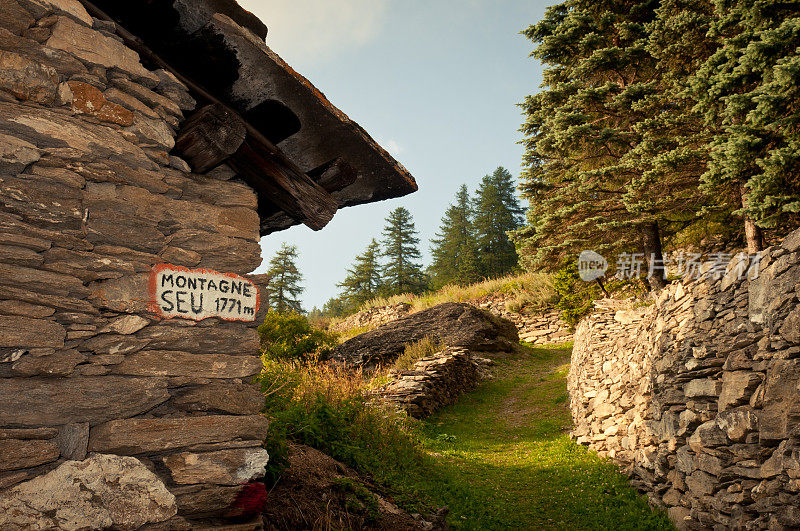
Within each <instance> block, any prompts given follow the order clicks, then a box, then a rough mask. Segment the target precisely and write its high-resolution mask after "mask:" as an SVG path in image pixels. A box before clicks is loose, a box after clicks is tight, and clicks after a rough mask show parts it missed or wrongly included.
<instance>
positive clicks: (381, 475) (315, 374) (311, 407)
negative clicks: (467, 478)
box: [260, 359, 425, 508]
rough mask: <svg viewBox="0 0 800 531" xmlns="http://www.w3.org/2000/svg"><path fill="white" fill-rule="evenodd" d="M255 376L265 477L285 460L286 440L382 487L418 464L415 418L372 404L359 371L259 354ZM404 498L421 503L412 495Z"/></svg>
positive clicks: (273, 473) (277, 472) (397, 481)
mask: <svg viewBox="0 0 800 531" xmlns="http://www.w3.org/2000/svg"><path fill="white" fill-rule="evenodd" d="M380 377H381V375H376V376H374V377H372V378H373V379H375V378H380ZM260 381H261V386H262V391H263V393H264V395H265V396H266V413H267V416H269V417H270V419H271V423H270V438H269V439H268V441H267V444H266V448H267V451H269V452H270V462H269V464H268V465H267V477H268V479H271V480H273V481H274V480H276V479H277V478H278V477H279V475H280V473H281V471H282V469H283V468H284V467H285V466H286V464H287V462H286V458H285V456H286V439H289V440H293V441H295V442H298V443H302V444H307V445H309V446H312V447H314V448H317V449H318V450H321V451H322V452H325V453H326V454H328V455H330V456H331V457H333V458H334V459H337V460H339V461H342V462H344V463H346V464H347V465H349V466H351V467H353V468H354V469H356V470H357V471H359V472H362V473H367V474H369V476H370V477H372V478H373V479H374V480H375V481H376V482H377V483H379V484H381V485H384V486H387V487H388V486H393V485H397V484H402V483H403V482H404V481H405V478H406V477H407V476H408V474H409V473H410V471H414V472H415V473H416V474H419V470H421V469H422V468H423V462H424V459H425V455H424V452H423V451H422V447H421V442H420V438H419V436H418V434H417V433H416V425H417V424H416V421H414V420H413V419H410V418H409V417H407V416H406V415H405V414H404V413H400V412H398V411H396V410H395V409H394V408H391V407H389V406H385V405H383V404H381V403H377V402H376V401H375V400H374V398H373V396H372V395H371V393H370V389H371V388H373V387H374V385H373V381H372V380H367V379H366V378H365V377H364V376H363V374H361V373H360V372H358V371H348V370H346V369H344V368H341V367H339V366H337V365H333V364H314V363H307V362H306V363H304V362H300V361H288V360H285V359H278V360H274V359H273V360H270V359H265V361H264V370H263V372H262V374H261V376H260ZM402 497H403V496H402V495H401V498H402ZM405 501H406V502H407V503H409V504H411V505H412V506H417V508H421V507H418V504H419V503H420V500H419V499H418V497H416V496H408V497H406V498H405Z"/></svg>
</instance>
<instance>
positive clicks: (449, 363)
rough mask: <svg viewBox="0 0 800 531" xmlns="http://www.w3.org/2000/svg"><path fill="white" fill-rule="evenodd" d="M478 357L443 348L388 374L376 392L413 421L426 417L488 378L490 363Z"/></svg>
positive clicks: (476, 354) (466, 351)
mask: <svg viewBox="0 0 800 531" xmlns="http://www.w3.org/2000/svg"><path fill="white" fill-rule="evenodd" d="M479 354H481V353H477V352H470V351H469V350H467V349H464V348H453V347H448V348H445V349H443V350H442V351H440V352H437V353H435V354H434V355H432V356H428V357H425V358H422V359H420V360H419V361H417V362H416V363H415V364H414V367H413V369H412V370H408V371H399V372H392V373H390V376H391V377H392V378H393V380H392V381H391V382H389V383H388V384H386V385H384V386H382V387H380V388H378V389H377V390H376V393H377V394H378V395H379V396H381V397H382V398H384V399H385V400H388V401H389V402H392V403H394V404H395V405H397V406H398V407H400V408H402V409H404V410H405V411H406V412H407V413H408V414H409V415H410V416H412V417H414V418H424V417H427V416H428V415H430V414H431V413H433V412H434V411H436V410H437V409H439V408H441V407H444V406H446V405H449V404H453V403H455V402H456V401H457V400H458V397H459V396H461V395H462V394H463V393H466V392H468V391H471V390H472V389H474V388H475V387H476V386H477V385H478V383H480V381H481V380H482V379H484V378H485V377H487V376H488V374H489V372H488V367H489V366H490V365H491V364H492V361H491V360H490V359H488V358H484V357H482V356H480V355H479Z"/></svg>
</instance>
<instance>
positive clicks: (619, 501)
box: [407, 348, 672, 530]
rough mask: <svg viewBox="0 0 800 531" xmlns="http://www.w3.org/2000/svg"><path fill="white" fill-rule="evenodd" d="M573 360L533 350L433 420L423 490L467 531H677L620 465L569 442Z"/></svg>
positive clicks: (426, 427)
mask: <svg viewBox="0 0 800 531" xmlns="http://www.w3.org/2000/svg"><path fill="white" fill-rule="evenodd" d="M568 362H569V349H564V348H561V349H559V348H524V349H523V351H522V352H520V353H518V354H514V355H510V356H509V357H507V358H505V359H502V360H498V362H497V365H496V366H495V367H494V368H493V373H494V374H495V378H494V379H493V380H490V381H487V382H484V383H483V384H482V385H481V386H480V387H479V388H478V389H476V390H475V391H474V392H472V393H470V394H468V395H465V396H463V397H461V399H460V400H459V402H458V403H457V404H455V405H453V406H450V407H448V408H445V409H443V410H441V411H439V412H437V414H435V415H434V416H432V417H431V418H429V419H427V420H426V421H425V422H424V423H423V430H422V431H423V436H424V441H425V447H426V449H427V451H428V453H429V455H430V456H431V463H430V468H429V475H428V477H426V478H423V479H422V480H420V479H416V480H415V481H414V483H416V485H414V490H416V491H417V492H419V493H421V494H424V495H426V496H427V497H429V498H430V499H432V500H434V501H435V502H436V503H438V504H439V505H447V506H449V507H450V515H451V516H450V517H449V518H448V519H449V520H450V522H451V523H452V524H453V525H454V526H455V527H458V528H461V529H476V530H478V529H480V530H489V529H536V528H547V529H672V526H671V525H670V523H669V521H668V519H667V518H666V516H665V515H664V514H663V513H660V512H653V511H651V510H650V509H649V507H648V506H647V503H646V501H645V499H644V498H643V497H640V496H638V495H637V494H636V493H635V492H634V491H633V489H631V488H630V487H629V486H628V484H627V482H626V480H625V479H624V478H623V477H622V476H621V475H620V474H619V473H618V472H617V470H616V469H615V468H614V466H613V465H611V464H609V463H608V462H606V461H603V460H601V459H599V458H598V457H596V456H594V455H593V454H591V453H590V452H588V451H586V450H585V449H584V448H582V447H580V446H578V445H576V444H575V443H573V442H572V441H571V440H570V439H569V438H568V436H567V431H568V430H569V428H570V424H571V420H570V414H569V410H568V408H567V394H566V374H567V370H568V366H567V365H566V364H567V363H568ZM407 487H411V485H407Z"/></svg>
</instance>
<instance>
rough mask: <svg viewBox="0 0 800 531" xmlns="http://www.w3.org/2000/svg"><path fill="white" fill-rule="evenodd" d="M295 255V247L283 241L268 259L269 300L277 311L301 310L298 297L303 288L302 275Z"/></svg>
mask: <svg viewBox="0 0 800 531" xmlns="http://www.w3.org/2000/svg"><path fill="white" fill-rule="evenodd" d="M297 257H298V254H297V247H296V246H294V245H287V244H286V242H284V243H283V245H281V248H280V249H278V252H277V253H275V256H274V257H272V259H271V260H270V261H269V269H268V270H267V274H268V275H270V280H269V298H270V301H269V302H270V307H271V308H272V309H274V310H275V311H277V312H281V313H283V312H292V311H293V312H297V313H302V312H303V309H302V306H301V303H300V299H299V297H300V294H301V293H303V291H304V290H305V288H303V287H302V286H301V284H300V283H301V282H302V281H303V275H301V274H300V271H299V270H298V269H297Z"/></svg>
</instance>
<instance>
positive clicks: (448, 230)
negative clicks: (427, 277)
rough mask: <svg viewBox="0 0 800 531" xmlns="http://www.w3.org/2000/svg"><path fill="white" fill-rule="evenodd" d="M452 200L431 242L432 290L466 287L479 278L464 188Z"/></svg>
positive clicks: (465, 188)
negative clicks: (456, 285)
mask: <svg viewBox="0 0 800 531" xmlns="http://www.w3.org/2000/svg"><path fill="white" fill-rule="evenodd" d="M455 199H456V200H455V203H454V204H452V205H450V206H449V207H448V208H447V210H446V211H445V214H444V217H443V218H442V224H441V226H440V227H439V232H437V233H436V237H435V238H434V239H432V240H431V243H432V244H433V246H432V247H431V254H432V255H433V263H432V264H431V266H430V268H429V270H430V273H431V277H432V283H433V287H434V288H435V289H439V288H441V287H442V286H444V285H445V284H452V283H455V284H461V285H466V284H470V283H472V282H476V281H477V280H478V279H479V278H480V271H479V264H478V252H477V244H476V242H475V227H474V226H473V222H472V218H473V211H472V205H471V199H470V197H469V190H468V189H467V185H466V184H462V185H461V188H459V189H458V193H456V198H455Z"/></svg>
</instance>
